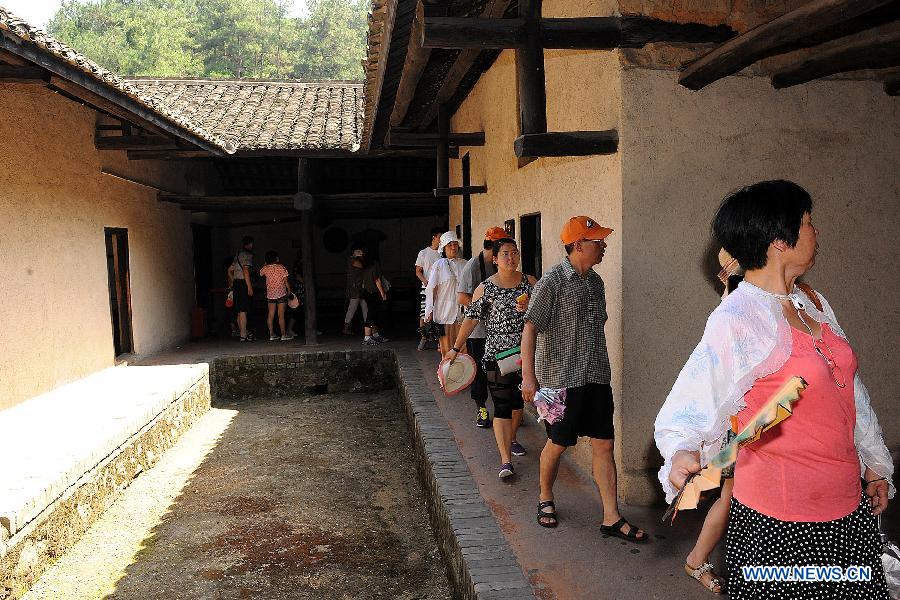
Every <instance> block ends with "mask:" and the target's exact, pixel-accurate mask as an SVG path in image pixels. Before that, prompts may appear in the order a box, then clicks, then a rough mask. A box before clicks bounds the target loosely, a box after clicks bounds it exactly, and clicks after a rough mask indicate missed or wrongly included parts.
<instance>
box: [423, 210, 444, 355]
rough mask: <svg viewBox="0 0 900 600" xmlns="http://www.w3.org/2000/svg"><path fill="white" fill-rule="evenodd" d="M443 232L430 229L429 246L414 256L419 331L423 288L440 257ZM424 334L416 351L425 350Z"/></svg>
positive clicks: (434, 228)
mask: <svg viewBox="0 0 900 600" xmlns="http://www.w3.org/2000/svg"><path fill="white" fill-rule="evenodd" d="M443 232H444V230H443V229H441V228H440V227H433V228H432V229H431V245H430V246H426V247H425V248H422V249H421V250H419V254H418V255H417V256H416V279H418V280H419V282H420V283H421V284H422V291H421V292H419V329H420V330H421V329H422V328H423V326H424V325H425V287H426V286H427V285H428V273H429V272H430V271H431V265H433V264H434V263H435V262H437V260H438V259H439V258H440V257H441V253H440V251H439V250H438V248H439V247H440V244H441V234H442V233H443ZM425 343H426V340H425V334H424V333H423V334H422V337H421V339H420V340H419V347H418V350H424V349H425Z"/></svg>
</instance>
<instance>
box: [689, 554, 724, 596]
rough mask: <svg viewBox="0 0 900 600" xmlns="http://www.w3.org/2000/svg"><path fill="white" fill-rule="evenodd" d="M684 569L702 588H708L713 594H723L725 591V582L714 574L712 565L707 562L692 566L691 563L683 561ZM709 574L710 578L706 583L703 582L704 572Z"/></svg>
mask: <svg viewBox="0 0 900 600" xmlns="http://www.w3.org/2000/svg"><path fill="white" fill-rule="evenodd" d="M684 571H685V573H687V574H688V575H690V576H691V577H693V578H694V579H696V580H697V581H699V582H700V585H702V586H703V587H704V588H706V589H708V590H709V591H710V592H712V593H713V594H724V593H725V582H724V581H723V580H722V579H721V578H720V577H719V576H718V575H716V572H715V571H713V566H712V564H710V563H709V562H705V563H703V564H702V565H700V566H699V567H697V568H694V567H692V566H691V565H689V564H687V563H684ZM707 573H709V574H710V580H709V583H708V584H704V583H703V576H704V575H705V574H707Z"/></svg>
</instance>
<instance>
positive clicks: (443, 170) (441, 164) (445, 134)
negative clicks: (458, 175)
mask: <svg viewBox="0 0 900 600" xmlns="http://www.w3.org/2000/svg"><path fill="white" fill-rule="evenodd" d="M449 138H450V114H449V111H448V110H447V105H446V104H441V105H440V106H439V107H438V144H437V185H435V188H437V189H442V188H448V187H450V156H449V154H450V141H449Z"/></svg>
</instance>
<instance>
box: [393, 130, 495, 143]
mask: <svg viewBox="0 0 900 600" xmlns="http://www.w3.org/2000/svg"><path fill="white" fill-rule="evenodd" d="M439 141H440V136H439V135H438V134H437V133H432V132H411V131H397V130H395V129H392V130H390V131H388V134H387V137H386V138H385V146H386V147H390V148H431V147H434V146H437V144H438V142H439ZM447 142H448V143H449V145H450V146H456V147H461V146H462V147H469V146H484V144H485V137H484V132H483V131H473V132H470V133H450V134H449V135H448V136H447Z"/></svg>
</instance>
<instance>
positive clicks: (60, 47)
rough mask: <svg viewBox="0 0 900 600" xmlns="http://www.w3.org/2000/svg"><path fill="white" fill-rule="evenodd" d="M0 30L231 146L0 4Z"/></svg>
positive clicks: (220, 144) (177, 123) (206, 137)
mask: <svg viewBox="0 0 900 600" xmlns="http://www.w3.org/2000/svg"><path fill="white" fill-rule="evenodd" d="M0 32H8V33H9V34H10V35H12V36H13V37H15V38H17V39H18V40H21V41H22V42H24V43H27V44H32V45H34V46H35V47H37V48H39V49H40V50H42V51H43V52H44V53H46V54H48V55H50V57H51V58H53V59H56V60H59V61H61V62H64V63H67V64H68V65H70V66H72V67H75V68H76V69H78V70H79V71H81V72H83V73H85V74H87V75H88V76H90V77H92V78H94V79H96V80H97V81H98V82H101V83H103V84H105V85H107V86H108V87H109V88H111V89H112V90H114V91H115V92H117V93H119V94H122V95H124V96H127V97H128V98H131V99H132V100H134V101H136V102H137V103H139V104H142V105H144V106H145V107H146V108H148V109H150V110H152V111H154V112H156V113H157V114H159V115H160V116H162V117H163V118H164V119H166V120H168V121H170V122H171V123H172V124H173V125H175V126H177V127H179V128H181V129H183V130H185V131H187V132H190V133H191V134H193V135H195V136H197V137H199V138H201V139H203V140H205V141H206V142H208V143H210V144H212V145H214V146H217V147H219V148H221V149H222V150H224V151H225V152H229V153H230V152H232V151H233V147H232V146H231V145H230V144H229V143H228V142H227V141H226V140H225V139H223V138H220V137H219V136H218V135H216V134H215V133H212V132H210V131H209V130H207V129H205V128H204V127H203V126H202V125H199V124H198V123H196V122H194V121H193V120H192V119H191V118H190V117H189V116H187V115H185V114H181V113H179V112H177V111H174V110H172V109H170V108H169V107H168V105H167V103H164V102H162V101H161V99H160V98H159V97H152V96H147V95H146V94H145V93H143V91H142V90H139V89H138V88H136V87H134V86H132V85H130V84H129V83H128V82H126V81H125V80H123V79H122V78H121V77H119V76H118V75H116V74H114V73H112V72H110V71H108V70H107V69H104V68H103V67H101V66H100V65H98V64H97V63H95V62H94V61H92V60H90V59H89V58H87V57H86V56H84V55H82V54H79V53H78V52H76V51H75V50H73V49H72V48H70V47H69V46H67V45H66V44H64V43H62V42H60V41H59V40H57V39H55V38H54V37H53V36H51V35H50V34H48V33H46V32H45V31H43V30H41V29H38V28H37V27H34V26H32V25H30V24H29V23H27V22H26V21H24V20H22V19H21V18H19V17H17V16H16V15H14V14H13V13H11V12H9V11H8V10H6V9H5V8H3V7H2V6H0Z"/></svg>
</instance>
